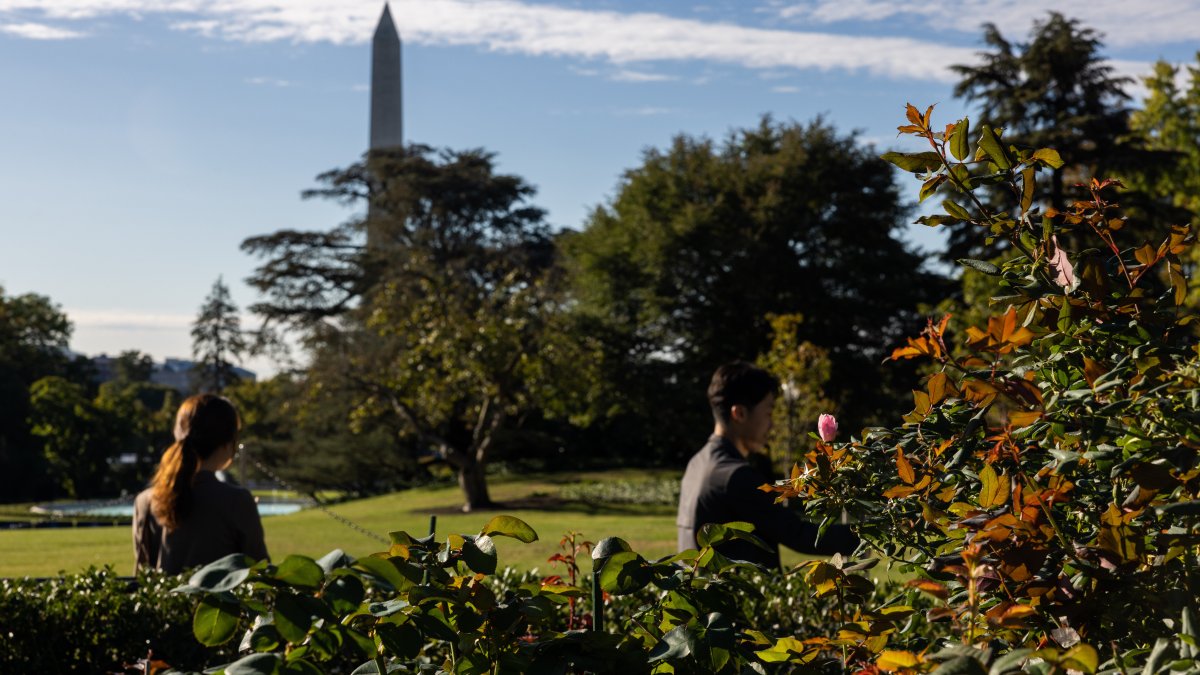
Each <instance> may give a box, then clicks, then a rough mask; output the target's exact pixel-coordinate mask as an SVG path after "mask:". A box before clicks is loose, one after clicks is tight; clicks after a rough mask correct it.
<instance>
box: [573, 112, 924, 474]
mask: <svg viewBox="0 0 1200 675" xmlns="http://www.w3.org/2000/svg"><path fill="white" fill-rule="evenodd" d="M906 214H907V208H906V206H905V205H904V204H903V203H902V202H901V200H900V198H899V194H898V191H897V188H896V185H895V183H894V178H893V175H892V171H891V170H890V167H889V166H888V165H887V164H886V163H884V162H883V161H881V160H880V159H878V158H877V157H875V156H874V154H873V153H872V152H871V151H870V150H869V149H868V148H866V147H864V146H862V145H861V144H860V143H859V141H858V140H857V139H856V138H855V136H854V135H843V134H839V133H838V132H837V131H836V130H835V129H834V128H833V127H831V126H830V125H829V124H827V123H826V122H824V121H823V120H816V121H814V122H812V123H809V124H796V123H777V122H774V121H772V120H770V119H763V120H762V123H761V124H760V125H759V126H758V127H756V128H752V129H746V130H740V131H738V132H736V133H734V134H732V135H731V136H730V137H729V138H728V139H727V140H726V141H725V142H723V143H716V142H714V141H711V140H709V139H704V138H691V137H687V136H679V137H677V138H676V139H675V140H674V142H673V143H672V144H671V146H670V147H668V148H666V149H662V150H659V149H652V150H649V151H647V152H646V153H645V156H644V159H643V162H642V164H641V166H638V167H637V168H634V169H631V170H630V171H628V172H626V174H625V177H624V179H623V180H622V182H621V185H620V186H619V187H618V190H617V194H616V196H615V197H614V198H613V199H612V201H611V202H610V203H609V204H607V205H605V206H603V207H600V208H598V209H596V210H595V211H594V212H593V214H592V216H591V218H590V219H589V221H588V222H587V224H586V225H585V227H584V229H583V230H582V231H581V232H578V233H572V234H568V235H565V236H564V237H563V239H562V242H561V243H562V248H563V250H564V252H565V257H566V265H567V266H568V268H569V271H570V273H571V276H572V293H573V296H574V297H575V298H576V299H577V301H578V305H577V307H576V309H577V310H578V314H579V315H580V320H581V321H582V322H584V326H585V327H586V328H587V329H588V330H589V331H590V332H591V333H592V334H594V335H599V336H600V337H601V338H602V344H601V345H599V347H600V353H599V354H598V356H597V359H596V361H595V362H589V363H588V366H589V367H590V368H594V369H595V370H594V375H595V376H596V379H595V382H596V384H597V386H596V387H595V388H596V390H597V391H596V393H595V394H594V398H595V400H597V401H603V402H605V403H606V405H599V406H597V407H599V408H600V409H601V410H604V411H606V413H607V414H608V415H610V416H612V417H621V416H625V417H632V418H635V419H641V420H643V424H644V431H643V432H642V433H641V434H640V437H639V438H638V439H637V442H639V443H641V444H642V446H641V447H644V448H645V451H646V452H651V451H657V452H664V451H665V454H666V456H667V457H666V458H670V459H672V460H674V459H676V455H677V454H678V455H682V450H683V449H684V448H690V447H691V446H692V443H693V442H694V438H695V429H697V428H702V427H706V426H708V425H709V424H711V421H710V420H709V419H708V417H707V413H706V411H705V409H704V406H703V405H696V402H697V401H701V400H702V398H700V397H702V396H703V391H704V390H705V387H706V385H707V379H708V378H709V377H710V376H711V374H712V372H713V371H714V370H715V369H716V367H717V366H718V365H720V364H721V363H724V362H727V361H731V360H734V359H752V358H754V357H755V356H756V355H758V354H763V353H765V352H767V351H768V349H769V348H770V344H771V326H770V325H769V323H768V319H767V317H768V315H770V314H777V315H787V314H796V313H799V314H802V315H803V316H804V317H805V321H804V322H803V323H800V324H797V325H795V326H794V328H795V331H796V333H795V336H794V338H795V340H796V342H797V344H799V343H803V342H806V341H807V342H811V343H812V344H814V345H817V346H818V347H820V348H822V349H825V350H827V351H828V355H829V361H830V364H831V375H830V391H829V395H830V397H831V398H833V399H834V400H835V401H836V402H837V403H838V404H840V405H842V406H844V408H843V413H844V414H845V415H848V416H849V417H851V418H858V419H864V418H872V417H873V416H875V415H877V414H879V412H880V411H881V410H882V409H883V408H886V407H890V405H889V404H890V403H891V401H890V400H889V395H890V394H891V392H890V391H889V390H888V387H887V384H888V383H887V379H886V378H885V376H884V375H882V374H881V373H880V369H879V368H878V366H877V364H878V363H879V361H880V360H881V359H882V358H883V357H884V356H885V355H886V347H887V346H888V345H890V344H892V343H893V342H894V341H895V340H897V339H899V337H900V336H901V335H902V334H904V332H905V331H906V330H908V329H907V328H906V326H911V325H913V324H912V322H913V321H914V320H915V318H916V316H915V315H916V307H917V305H918V303H920V302H922V301H925V300H931V299H933V298H937V297H939V292H940V289H939V288H938V284H937V280H936V278H935V277H933V276H932V275H929V274H926V273H925V272H923V271H922V270H921V264H922V261H921V259H920V257H919V256H917V255H915V254H914V253H913V252H911V251H910V250H908V249H907V248H906V247H905V246H904V244H903V243H902V242H901V241H900V239H899V238H898V237H897V236H896V235H897V234H898V228H899V227H900V226H901V223H902V220H903V218H904V216H905V215H906ZM864 270H869V273H864ZM597 364H598V365H597ZM892 374H893V375H897V378H898V379H901V380H903V377H900V376H899V375H898V373H896V371H894V370H893V371H892ZM905 388H907V387H905Z"/></svg>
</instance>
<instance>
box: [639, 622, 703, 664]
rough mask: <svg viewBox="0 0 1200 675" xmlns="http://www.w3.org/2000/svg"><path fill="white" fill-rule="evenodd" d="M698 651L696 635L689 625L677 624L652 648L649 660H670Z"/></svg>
mask: <svg viewBox="0 0 1200 675" xmlns="http://www.w3.org/2000/svg"><path fill="white" fill-rule="evenodd" d="M695 651H696V635H695V634H694V633H692V631H690V630H688V628H687V626H676V627H675V628H673V629H671V630H670V631H668V632H667V634H666V635H664V636H663V637H662V640H660V641H659V643H658V644H656V645H654V649H651V650H650V654H649V661H650V663H655V662H656V661H669V660H671V659H682V658H684V657H686V656H691V655H692V654H693V653H694V652H695Z"/></svg>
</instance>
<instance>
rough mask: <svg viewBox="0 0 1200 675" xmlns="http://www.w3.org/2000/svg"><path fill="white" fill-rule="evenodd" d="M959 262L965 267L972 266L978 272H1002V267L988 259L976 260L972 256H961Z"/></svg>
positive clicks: (988, 273) (996, 273)
mask: <svg viewBox="0 0 1200 675" xmlns="http://www.w3.org/2000/svg"><path fill="white" fill-rule="evenodd" d="M958 264H959V265H962V266H963V267H970V268H971V269H973V270H975V271H976V272H982V273H984V274H987V275H991V276H997V275H999V274H1000V268H999V267H996V266H995V265H993V264H992V263H990V262H988V261H986V260H974V259H972V258H959V260H958Z"/></svg>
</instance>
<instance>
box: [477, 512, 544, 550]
mask: <svg viewBox="0 0 1200 675" xmlns="http://www.w3.org/2000/svg"><path fill="white" fill-rule="evenodd" d="M480 534H486V535H488V536H489V537H494V536H496V535H501V536H504V537H512V538H513V539H516V540H518V541H522V542H524V543H526V544H530V543H533V542H535V541H537V539H538V536H537V532H534V531H533V528H532V527H530V526H529V524H528V523H526V522H525V521H523V520H521V519H520V518H514V517H512V516H496V517H495V518H492V519H491V520H489V521H488V524H487V525H484V526H483V529H482V530H481V531H480Z"/></svg>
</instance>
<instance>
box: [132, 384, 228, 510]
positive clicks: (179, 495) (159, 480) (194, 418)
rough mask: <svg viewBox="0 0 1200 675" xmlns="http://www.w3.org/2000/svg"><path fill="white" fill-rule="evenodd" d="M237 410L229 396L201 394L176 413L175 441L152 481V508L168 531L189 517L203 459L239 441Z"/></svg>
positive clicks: (188, 400) (186, 401)
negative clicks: (194, 484) (197, 474)
mask: <svg viewBox="0 0 1200 675" xmlns="http://www.w3.org/2000/svg"><path fill="white" fill-rule="evenodd" d="M239 426H241V422H240V421H239V420H238V414H237V410H236V409H235V408H234V407H233V404H232V403H230V402H229V400H228V399H225V398H222V397H220V396H215V395H213V394H199V395H197V396H192V397H190V398H188V399H187V400H185V401H184V402H183V404H182V405H180V406H179V412H178V413H176V415H175V442H174V443H172V444H171V447H169V448H167V450H166V452H164V453H163V456H162V460H161V461H159V463H158V470H156V471H155V472H154V480H153V481H151V484H150V510H151V512H152V513H153V514H154V517H155V518H156V519H157V520H158V522H159V523H160V524H161V525H162V526H163V528H164V529H166V530H167V531H168V532H170V531H172V530H174V529H175V528H177V527H179V526H180V525H181V524H182V523H183V522H184V520H186V519H187V516H188V512H189V511H190V510H191V507H192V481H193V480H194V479H195V477H196V471H197V470H199V468H200V462H202V461H203V460H205V459H208V457H210V456H211V455H212V454H213V453H214V452H216V451H217V450H218V449H220V448H222V447H224V446H226V445H227V444H229V443H236V442H237V433H238V427H239Z"/></svg>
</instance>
